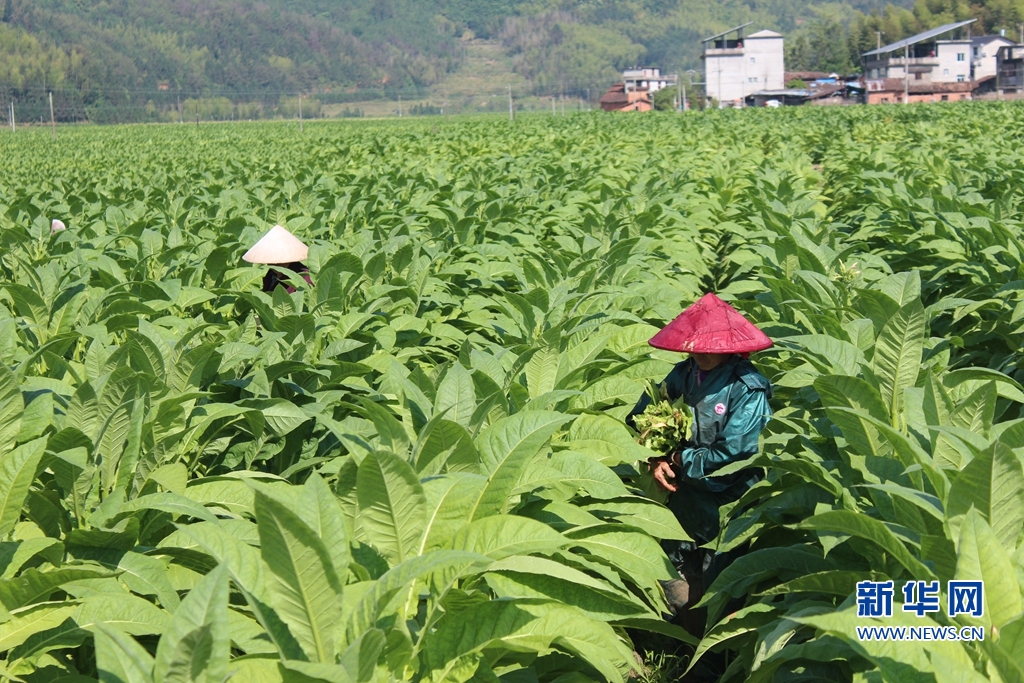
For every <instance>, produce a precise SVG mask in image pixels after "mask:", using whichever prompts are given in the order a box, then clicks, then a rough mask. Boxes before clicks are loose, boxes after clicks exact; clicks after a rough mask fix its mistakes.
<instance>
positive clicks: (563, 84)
mask: <svg viewBox="0 0 1024 683" xmlns="http://www.w3.org/2000/svg"><path fill="white" fill-rule="evenodd" d="M562 116H565V81H564V80H563V81H562Z"/></svg>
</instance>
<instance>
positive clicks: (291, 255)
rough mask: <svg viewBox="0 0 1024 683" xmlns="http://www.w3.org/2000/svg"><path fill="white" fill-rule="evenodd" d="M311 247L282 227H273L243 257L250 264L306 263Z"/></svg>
mask: <svg viewBox="0 0 1024 683" xmlns="http://www.w3.org/2000/svg"><path fill="white" fill-rule="evenodd" d="M307 256H309V247H307V246H306V245H305V244H303V243H302V241H301V240H299V238H298V237H296V236H295V235H293V234H291V233H290V232H288V231H287V230H285V229H284V228H282V227H281V226H280V225H275V226H274V227H272V228H271V229H270V230H269V231H268V232H267V234H266V235H264V236H263V237H261V238H260V241H259V242H257V243H256V244H254V245H252V249H250V250H249V251H247V252H245V254H244V255H243V256H242V260H243V261H248V262H249V263H267V264H277V265H281V264H285V263H295V262H296V261H305V260H306V257H307Z"/></svg>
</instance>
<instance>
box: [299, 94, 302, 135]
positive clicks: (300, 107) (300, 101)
mask: <svg viewBox="0 0 1024 683" xmlns="http://www.w3.org/2000/svg"><path fill="white" fill-rule="evenodd" d="M299 132H300V133H301V132H302V95H299Z"/></svg>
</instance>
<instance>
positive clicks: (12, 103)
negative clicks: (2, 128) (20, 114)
mask: <svg viewBox="0 0 1024 683" xmlns="http://www.w3.org/2000/svg"><path fill="white" fill-rule="evenodd" d="M11 132H12V133H13V132H14V98H13V97H12V98H11Z"/></svg>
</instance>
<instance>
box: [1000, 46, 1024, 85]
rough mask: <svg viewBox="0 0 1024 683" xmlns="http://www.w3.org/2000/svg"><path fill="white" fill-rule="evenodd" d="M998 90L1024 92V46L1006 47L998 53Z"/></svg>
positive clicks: (1001, 48)
mask: <svg viewBox="0 0 1024 683" xmlns="http://www.w3.org/2000/svg"><path fill="white" fill-rule="evenodd" d="M995 87H996V90H998V91H999V93H1000V94H1005V93H1021V92H1024V45H1004V46H1001V47H1000V48H999V50H998V51H997V52H996V83H995Z"/></svg>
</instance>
